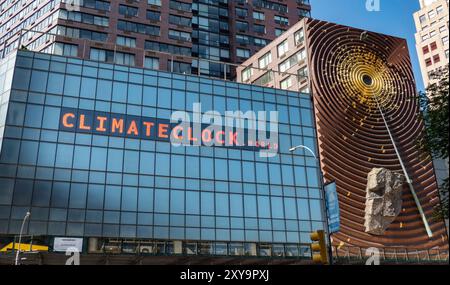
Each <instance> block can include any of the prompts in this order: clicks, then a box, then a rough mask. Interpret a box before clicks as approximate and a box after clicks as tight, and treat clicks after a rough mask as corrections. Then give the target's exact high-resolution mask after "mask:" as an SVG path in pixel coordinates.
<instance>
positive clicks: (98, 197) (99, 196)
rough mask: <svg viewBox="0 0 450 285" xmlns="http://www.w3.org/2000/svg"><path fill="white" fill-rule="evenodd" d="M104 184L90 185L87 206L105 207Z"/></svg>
mask: <svg viewBox="0 0 450 285" xmlns="http://www.w3.org/2000/svg"><path fill="white" fill-rule="evenodd" d="M104 188H105V187H104V186H103V185H89V191H88V200H87V208H88V209H103V195H104V191H105V189H104Z"/></svg>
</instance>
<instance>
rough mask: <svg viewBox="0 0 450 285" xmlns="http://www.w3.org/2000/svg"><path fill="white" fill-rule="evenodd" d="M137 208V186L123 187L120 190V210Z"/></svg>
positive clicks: (134, 209)
mask: <svg viewBox="0 0 450 285" xmlns="http://www.w3.org/2000/svg"><path fill="white" fill-rule="evenodd" d="M136 208H137V188H134V187H124V188H123V190H122V210H125V211H136Z"/></svg>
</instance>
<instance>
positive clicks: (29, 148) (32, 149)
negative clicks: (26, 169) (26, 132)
mask: <svg viewBox="0 0 450 285" xmlns="http://www.w3.org/2000/svg"><path fill="white" fill-rule="evenodd" d="M38 148H39V144H38V143H37V142H32V141H22V144H21V147H20V157H19V163H21V164H36V159H37V153H38Z"/></svg>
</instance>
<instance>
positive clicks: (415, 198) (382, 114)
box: [374, 96, 433, 238]
mask: <svg viewBox="0 0 450 285" xmlns="http://www.w3.org/2000/svg"><path fill="white" fill-rule="evenodd" d="M374 97H375V101H376V102H377V107H378V110H379V111H380V113H381V117H382V118H383V122H384V125H385V127H386V129H387V132H388V134H389V138H390V139H391V143H392V146H393V147H394V150H395V153H396V155H397V158H398V161H399V162H400V165H401V167H402V170H403V174H404V176H405V178H406V183H407V184H408V187H409V191H411V194H412V196H413V198H414V202H415V203H416V206H417V209H418V210H419V214H420V216H421V218H422V222H423V225H424V226H425V230H426V232H427V235H428V237H429V238H432V237H433V233H432V232H431V228H430V225H429V224H428V221H427V218H426V216H425V213H424V212H423V209H422V205H420V201H419V198H418V197H417V194H416V191H415V190H414V187H413V185H412V181H411V179H410V178H409V175H408V172H407V171H406V167H405V165H404V164H403V160H402V157H401V156H400V152H399V151H398V149H397V145H396V144H395V141H394V137H393V136H392V133H391V130H390V128H389V125H388V123H387V121H386V118H385V117H384V113H383V110H381V106H380V103H379V102H378V98H377V96H374Z"/></svg>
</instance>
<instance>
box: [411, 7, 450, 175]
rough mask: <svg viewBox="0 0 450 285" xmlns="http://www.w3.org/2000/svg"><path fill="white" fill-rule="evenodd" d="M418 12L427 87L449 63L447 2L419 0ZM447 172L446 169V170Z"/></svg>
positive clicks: (418, 45) (418, 41)
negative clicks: (439, 70)
mask: <svg viewBox="0 0 450 285" xmlns="http://www.w3.org/2000/svg"><path fill="white" fill-rule="evenodd" d="M419 1H420V10H419V11H417V12H416V13H414V22H415V23H416V30H417V33H416V48H417V54H418V56H419V63H420V69H421V71H422V78H423V82H424V84H425V87H427V86H428V85H429V84H430V83H433V82H436V80H434V78H432V73H433V71H436V70H438V69H440V68H442V67H444V66H445V65H447V64H448V62H449V54H448V49H449V45H448V37H449V33H448V29H449V28H448V18H449V17H448V15H449V12H448V8H449V7H448V0H419ZM447 171H448V168H447Z"/></svg>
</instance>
